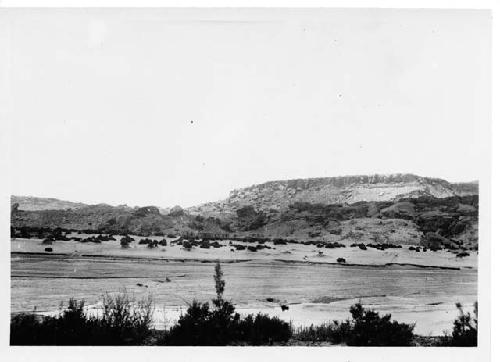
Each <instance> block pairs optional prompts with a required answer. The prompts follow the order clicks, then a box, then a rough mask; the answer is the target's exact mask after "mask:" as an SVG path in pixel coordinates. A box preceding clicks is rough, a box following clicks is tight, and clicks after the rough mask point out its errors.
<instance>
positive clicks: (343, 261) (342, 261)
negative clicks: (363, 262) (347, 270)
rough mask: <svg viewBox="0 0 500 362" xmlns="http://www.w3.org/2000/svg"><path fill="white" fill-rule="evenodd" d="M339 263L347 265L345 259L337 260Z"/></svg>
mask: <svg viewBox="0 0 500 362" xmlns="http://www.w3.org/2000/svg"><path fill="white" fill-rule="evenodd" d="M337 263H340V264H343V263H345V259H344V258H337Z"/></svg>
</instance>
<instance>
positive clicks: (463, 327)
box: [450, 302, 478, 347]
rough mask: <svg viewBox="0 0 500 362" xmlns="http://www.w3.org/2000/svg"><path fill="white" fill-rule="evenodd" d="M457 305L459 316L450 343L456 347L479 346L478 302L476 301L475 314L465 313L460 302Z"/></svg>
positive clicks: (454, 324)
mask: <svg viewBox="0 0 500 362" xmlns="http://www.w3.org/2000/svg"><path fill="white" fill-rule="evenodd" d="M456 306H457V309H458V311H459V316H458V317H457V319H455V322H454V323H453V333H452V335H451V341H450V345H451V346H455V347H475V346H477V320H478V311H477V302H475V303H474V312H473V315H471V314H470V313H464V310H463V307H462V305H461V304H460V303H457V304H456Z"/></svg>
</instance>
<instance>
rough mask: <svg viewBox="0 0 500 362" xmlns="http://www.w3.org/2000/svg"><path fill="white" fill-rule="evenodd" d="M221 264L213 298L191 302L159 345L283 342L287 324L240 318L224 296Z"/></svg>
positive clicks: (288, 332)
mask: <svg viewBox="0 0 500 362" xmlns="http://www.w3.org/2000/svg"><path fill="white" fill-rule="evenodd" d="M222 276H223V273H222V269H221V267H220V263H217V264H216V266H215V275H214V280H215V291H216V298H215V299H213V300H212V304H213V308H210V305H209V303H199V302H197V301H193V302H192V303H191V304H190V306H189V308H188V310H187V312H186V314H184V315H182V316H181V317H180V318H179V321H178V323H177V324H176V325H175V326H174V327H172V328H171V329H170V330H169V331H168V332H167V333H166V335H165V337H164V339H163V341H162V343H164V344H167V345H177V346H183V345H184V346H224V345H231V344H250V345H264V344H268V345H271V344H274V343H278V342H286V341H288V340H289V339H290V337H291V334H292V333H291V328H290V325H289V324H288V323H286V322H284V321H282V320H280V319H279V318H276V317H273V318H271V317H269V316H268V315H263V314H257V315H256V316H253V315H249V316H247V317H246V318H245V319H243V320H242V319H241V318H240V315H239V314H238V313H235V312H234V305H233V304H232V303H231V302H229V301H227V300H225V299H224V297H223V294H224V289H225V284H226V283H225V281H224V280H223V279H222Z"/></svg>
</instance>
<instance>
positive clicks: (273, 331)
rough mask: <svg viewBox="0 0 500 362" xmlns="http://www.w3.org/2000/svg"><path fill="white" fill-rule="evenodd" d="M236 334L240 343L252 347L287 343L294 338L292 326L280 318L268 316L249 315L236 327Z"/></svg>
mask: <svg viewBox="0 0 500 362" xmlns="http://www.w3.org/2000/svg"><path fill="white" fill-rule="evenodd" d="M236 333H237V335H238V337H239V338H238V339H239V340H240V341H244V342H246V343H248V344H250V345H254V346H259V345H272V344H274V343H280V342H286V341H288V340H289V339H290V337H291V336H292V331H291V328H290V325H289V324H288V323H286V322H284V321H282V320H281V319H279V318H278V317H272V318H271V317H269V316H268V315H267V314H260V313H259V314H257V315H256V316H255V317H254V316H253V315H248V316H247V317H246V318H245V319H243V320H242V321H240V322H239V323H238V324H237V326H236Z"/></svg>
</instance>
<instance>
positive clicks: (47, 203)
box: [10, 195, 87, 211]
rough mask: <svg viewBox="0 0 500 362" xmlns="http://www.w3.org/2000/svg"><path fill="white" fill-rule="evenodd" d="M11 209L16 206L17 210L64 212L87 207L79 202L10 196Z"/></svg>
mask: <svg viewBox="0 0 500 362" xmlns="http://www.w3.org/2000/svg"><path fill="white" fill-rule="evenodd" d="M10 204H11V207H12V206H13V205H15V204H18V207H17V208H18V209H19V210H27V211H37V210H66V209H80V208H82V207H85V206H87V205H86V204H83V203H81V202H71V201H63V200H59V199H54V198H45V197H33V196H14V195H13V196H11V197H10Z"/></svg>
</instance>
